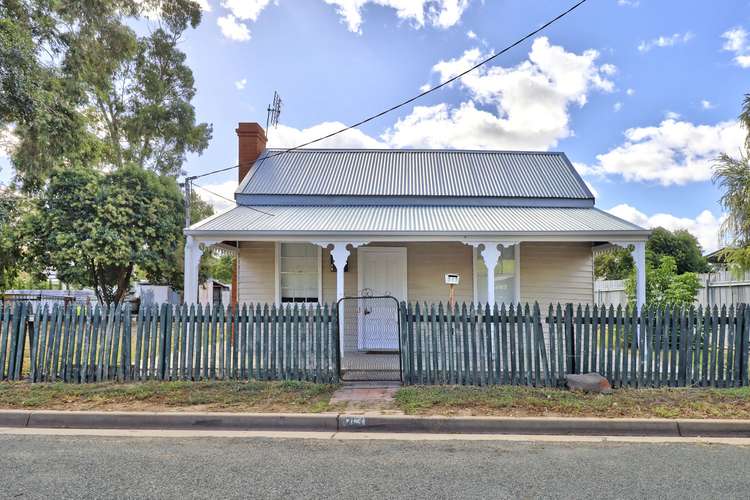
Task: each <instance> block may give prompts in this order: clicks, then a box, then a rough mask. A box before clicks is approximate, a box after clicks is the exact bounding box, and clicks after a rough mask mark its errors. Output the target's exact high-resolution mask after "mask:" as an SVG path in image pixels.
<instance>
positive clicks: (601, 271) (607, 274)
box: [594, 248, 633, 280]
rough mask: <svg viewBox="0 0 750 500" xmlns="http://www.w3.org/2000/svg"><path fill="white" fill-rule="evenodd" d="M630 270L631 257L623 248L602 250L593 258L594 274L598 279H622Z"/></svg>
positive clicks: (631, 264)
mask: <svg viewBox="0 0 750 500" xmlns="http://www.w3.org/2000/svg"><path fill="white" fill-rule="evenodd" d="M632 270H633V257H632V256H631V255H630V250H627V249H625V248H618V249H616V250H612V251H611V252H602V253H601V254H599V255H597V256H596V258H595V259H594V276H596V277H597V278H599V279H605V280H623V279H626V278H627V277H628V275H630V273H631V271H632Z"/></svg>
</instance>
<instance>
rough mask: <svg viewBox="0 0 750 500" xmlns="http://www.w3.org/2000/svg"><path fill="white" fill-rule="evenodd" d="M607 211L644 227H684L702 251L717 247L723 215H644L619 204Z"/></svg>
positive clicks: (670, 228) (632, 208)
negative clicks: (695, 239)
mask: <svg viewBox="0 0 750 500" xmlns="http://www.w3.org/2000/svg"><path fill="white" fill-rule="evenodd" d="M607 212H609V213H611V214H612V215H615V216H617V217H620V218H621V219H625V220H627V221H630V222H632V223H633V224H637V225H639V226H641V227H645V228H649V229H650V228H655V227H663V228H665V229H669V230H670V231H675V230H677V229H686V230H688V231H689V232H690V233H691V234H693V235H694V236H695V237H696V238H698V241H699V242H700V244H701V247H703V251H704V252H712V251H714V250H716V249H718V248H719V246H720V238H719V227H720V226H721V223H722V221H723V220H724V218H725V217H724V216H723V215H722V216H719V217H717V216H715V215H714V214H713V213H711V212H710V211H709V210H704V211H702V212H701V213H699V214H698V215H697V216H696V217H695V218H694V219H691V218H689V217H676V216H674V215H672V214H669V213H656V214H653V215H646V214H644V213H643V212H641V211H640V210H638V209H637V208H635V207H633V206H630V205H627V204H624V203H623V204H621V205H617V206H614V207H612V208H610V209H609V210H607Z"/></svg>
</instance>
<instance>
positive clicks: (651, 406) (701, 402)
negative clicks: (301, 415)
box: [395, 386, 750, 419]
mask: <svg viewBox="0 0 750 500" xmlns="http://www.w3.org/2000/svg"><path fill="white" fill-rule="evenodd" d="M395 403H396V406H397V408H398V409H400V410H401V411H403V412H404V413H406V414H410V415H454V416H461V415H476V416H488V415H492V416H508V417H609V418H618V417H625V418H626V417H632V418H655V417H658V418H737V419H739V418H745V419H747V418H750V388H748V387H742V388H736V389H695V388H680V389H637V390H635V389H619V390H616V391H615V392H614V394H611V395H600V394H586V393H582V392H571V391H567V390H563V389H545V388H533V387H515V386H490V387H463V386H442V387H421V386H411V387H402V388H401V389H400V390H399V391H398V392H397V393H396V396H395Z"/></svg>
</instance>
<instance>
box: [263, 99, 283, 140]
mask: <svg viewBox="0 0 750 500" xmlns="http://www.w3.org/2000/svg"><path fill="white" fill-rule="evenodd" d="M267 112H268V114H267V115H266V131H268V128H269V127H270V126H273V127H276V126H278V124H279V115H280V114H281V96H279V93H278V92H276V91H275V90H274V92H273V104H271V105H270V106H268V109H267Z"/></svg>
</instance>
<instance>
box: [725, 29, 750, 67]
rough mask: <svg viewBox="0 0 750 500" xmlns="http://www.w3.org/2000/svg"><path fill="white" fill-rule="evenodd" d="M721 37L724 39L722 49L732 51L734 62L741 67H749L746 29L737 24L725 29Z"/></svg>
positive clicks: (749, 49) (749, 57)
mask: <svg viewBox="0 0 750 500" xmlns="http://www.w3.org/2000/svg"><path fill="white" fill-rule="evenodd" d="M721 37H722V38H723V39H724V40H726V41H725V42H724V45H723V46H722V49H723V50H726V51H728V52H734V62H735V63H736V64H737V65H738V66H740V67H742V68H750V43H748V35H747V31H745V29H744V28H742V27H740V26H737V27H736V28H732V29H730V30H728V31H725V32H724V33H723V34H722V35H721Z"/></svg>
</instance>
